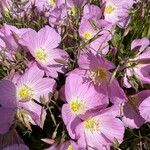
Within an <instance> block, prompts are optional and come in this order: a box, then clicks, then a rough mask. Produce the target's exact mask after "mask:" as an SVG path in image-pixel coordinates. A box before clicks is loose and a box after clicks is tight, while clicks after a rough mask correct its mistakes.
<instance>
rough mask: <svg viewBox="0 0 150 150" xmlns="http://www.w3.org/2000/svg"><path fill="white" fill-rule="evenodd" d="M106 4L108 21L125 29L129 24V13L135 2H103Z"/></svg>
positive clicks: (104, 0) (113, 0)
mask: <svg viewBox="0 0 150 150" xmlns="http://www.w3.org/2000/svg"><path fill="white" fill-rule="evenodd" d="M103 2H104V3H105V10H104V17H105V20H106V21H109V22H111V23H112V24H117V25H119V26H120V27H125V26H127V25H128V22H129V18H130V16H129V11H130V9H131V7H132V5H133V0H130V1H126V0H122V1H119V0H103Z"/></svg>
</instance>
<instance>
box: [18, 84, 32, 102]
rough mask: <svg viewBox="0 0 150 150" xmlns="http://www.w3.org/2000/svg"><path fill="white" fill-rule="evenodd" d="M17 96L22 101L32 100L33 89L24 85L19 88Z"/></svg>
mask: <svg viewBox="0 0 150 150" xmlns="http://www.w3.org/2000/svg"><path fill="white" fill-rule="evenodd" d="M17 97H18V99H19V100H21V101H28V100H31V98H32V97H33V90H32V89H31V88H30V87H28V86H27V85H23V86H21V87H20V88H19V89H18V93H17Z"/></svg>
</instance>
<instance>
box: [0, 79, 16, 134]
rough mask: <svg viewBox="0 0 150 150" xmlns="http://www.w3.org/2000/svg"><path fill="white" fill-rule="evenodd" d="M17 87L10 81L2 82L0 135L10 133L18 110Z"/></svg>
mask: <svg viewBox="0 0 150 150" xmlns="http://www.w3.org/2000/svg"><path fill="white" fill-rule="evenodd" d="M15 94H16V88H15V85H14V84H13V83H12V82H11V81H9V80H1V81H0V120H1V121H0V134H5V133H7V132H8V131H9V129H10V127H11V125H12V124H13V120H14V117H15V112H16V110H17V101H16V95H15Z"/></svg>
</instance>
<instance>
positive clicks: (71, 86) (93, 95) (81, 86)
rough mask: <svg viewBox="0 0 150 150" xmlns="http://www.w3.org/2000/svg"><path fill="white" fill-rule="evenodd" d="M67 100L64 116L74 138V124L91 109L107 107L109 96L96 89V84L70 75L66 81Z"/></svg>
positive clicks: (63, 108) (64, 106)
mask: <svg viewBox="0 0 150 150" xmlns="http://www.w3.org/2000/svg"><path fill="white" fill-rule="evenodd" d="M64 91H65V100H66V101H67V104H64V105H63V107H62V118H63V121H64V123H65V125H66V126H67V129H68V132H69V134H70V136H71V137H72V138H75V136H74V131H73V129H72V125H73V124H74V123H75V124H76V123H77V122H78V121H79V120H80V118H82V116H84V115H85V114H87V113H88V112H89V111H91V110H95V109H98V108H99V109H100V108H105V107H106V106H107V105H108V97H107V96H106V95H104V94H103V93H102V91H96V90H95V89H94V86H92V85H90V84H87V83H83V79H82V77H80V76H78V75H69V76H68V77H67V79H66V83H65V89H64Z"/></svg>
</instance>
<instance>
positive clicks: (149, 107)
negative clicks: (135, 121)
mask: <svg viewBox="0 0 150 150" xmlns="http://www.w3.org/2000/svg"><path fill="white" fill-rule="evenodd" d="M147 92H148V93H149V95H148V97H147V98H145V99H144V100H143V101H142V103H141V104H140V105H139V111H140V115H141V116H142V117H143V118H144V119H145V120H146V122H150V90H147ZM145 97H146V96H145Z"/></svg>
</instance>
